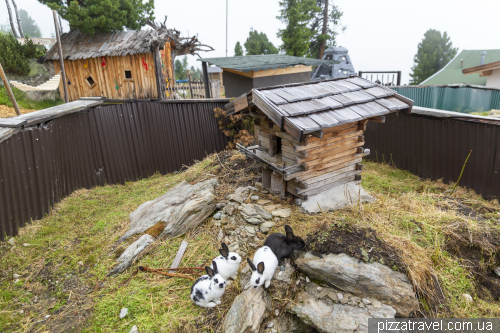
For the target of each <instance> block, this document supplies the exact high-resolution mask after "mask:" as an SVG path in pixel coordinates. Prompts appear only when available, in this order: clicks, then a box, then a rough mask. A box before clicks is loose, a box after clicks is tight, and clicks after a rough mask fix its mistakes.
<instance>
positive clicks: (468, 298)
mask: <svg viewBox="0 0 500 333" xmlns="http://www.w3.org/2000/svg"><path fill="white" fill-rule="evenodd" d="M462 296H463V298H465V301H466V302H467V303H472V301H473V300H474V299H473V298H472V296H471V295H469V294H463V295H462Z"/></svg>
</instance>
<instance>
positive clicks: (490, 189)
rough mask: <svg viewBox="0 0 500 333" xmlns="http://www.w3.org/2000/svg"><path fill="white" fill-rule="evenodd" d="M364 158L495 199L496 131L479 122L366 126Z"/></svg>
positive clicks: (390, 119) (405, 119) (499, 173)
mask: <svg viewBox="0 0 500 333" xmlns="http://www.w3.org/2000/svg"><path fill="white" fill-rule="evenodd" d="M365 142H366V147H367V148H369V149H370V150H371V153H370V156H369V158H371V159H374V160H377V161H378V162H384V161H385V162H386V163H388V164H392V163H394V165H395V166H396V167H397V168H400V169H405V170H408V171H410V172H411V173H413V174H416V175H418V176H420V177H421V178H425V179H432V180H436V179H442V180H443V182H445V183H450V182H456V181H457V179H458V177H459V175H460V171H461V170H462V166H463V165H464V162H465V159H466V158H467V155H468V154H469V152H470V151H471V150H472V154H471V156H470V159H469V161H468V162H467V165H466V167H465V170H464V174H463V176H462V179H461V180H460V183H459V185H461V186H465V187H468V188H471V189H473V190H474V191H476V193H478V194H481V195H482V196H483V197H484V198H487V199H494V198H500V125H495V124H490V123H484V122H481V120H479V119H468V121H467V120H466V119H462V120H458V119H453V118H452V117H449V116H447V117H428V116H422V115H418V114H412V115H404V114H399V115H396V114H391V115H389V116H387V118H386V121H385V123H384V124H380V123H375V122H369V123H368V126H367V130H366V132H365Z"/></svg>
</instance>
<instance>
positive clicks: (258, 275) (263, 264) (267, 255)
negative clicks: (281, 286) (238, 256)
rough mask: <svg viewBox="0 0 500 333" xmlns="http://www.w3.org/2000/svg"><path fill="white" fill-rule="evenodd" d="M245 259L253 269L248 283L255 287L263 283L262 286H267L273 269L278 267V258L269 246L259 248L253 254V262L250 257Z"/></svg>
mask: <svg viewBox="0 0 500 333" xmlns="http://www.w3.org/2000/svg"><path fill="white" fill-rule="evenodd" d="M247 261H248V264H249V265H250V268H251V269H252V271H253V272H252V277H251V278H250V285H251V286H252V287H254V288H257V287H259V286H262V285H263V284H264V283H265V285H264V287H265V288H266V289H267V288H269V285H271V280H272V278H273V275H274V271H275V270H276V267H278V258H277V257H276V255H275V254H274V253H273V251H272V250H271V248H270V247H269V246H263V247H261V248H259V249H258V250H257V252H255V255H254V256H253V262H252V260H250V258H247ZM254 263H257V267H255V265H254Z"/></svg>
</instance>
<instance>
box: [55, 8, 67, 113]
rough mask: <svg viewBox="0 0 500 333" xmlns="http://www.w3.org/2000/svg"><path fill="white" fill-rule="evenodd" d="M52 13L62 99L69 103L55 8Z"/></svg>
mask: <svg viewBox="0 0 500 333" xmlns="http://www.w3.org/2000/svg"><path fill="white" fill-rule="evenodd" d="M52 14H54V25H55V28H56V37H57V49H58V51H59V64H60V65H61V74H62V81H63V87H64V101H65V102H66V103H69V96H68V82H67V81H66V80H67V79H66V71H65V70H64V59H63V52H62V45H61V35H60V34H59V24H58V23H57V13H56V11H55V10H53V11H52Z"/></svg>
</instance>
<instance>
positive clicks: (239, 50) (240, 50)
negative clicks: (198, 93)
mask: <svg viewBox="0 0 500 333" xmlns="http://www.w3.org/2000/svg"><path fill="white" fill-rule="evenodd" d="M234 55H235V56H237V57H239V56H242V55H243V48H242V47H241V44H240V42H236V46H235V47H234Z"/></svg>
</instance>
